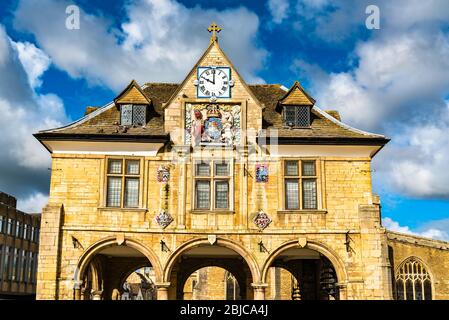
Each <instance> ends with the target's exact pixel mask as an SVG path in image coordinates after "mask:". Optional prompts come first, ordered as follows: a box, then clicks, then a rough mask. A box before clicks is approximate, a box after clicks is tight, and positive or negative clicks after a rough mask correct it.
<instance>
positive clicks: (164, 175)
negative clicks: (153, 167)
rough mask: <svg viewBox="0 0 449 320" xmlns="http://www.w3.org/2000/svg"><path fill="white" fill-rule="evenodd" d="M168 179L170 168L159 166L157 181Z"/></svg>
mask: <svg viewBox="0 0 449 320" xmlns="http://www.w3.org/2000/svg"><path fill="white" fill-rule="evenodd" d="M169 180H170V168H169V167H168V166H159V167H158V168H157V182H168V181H169Z"/></svg>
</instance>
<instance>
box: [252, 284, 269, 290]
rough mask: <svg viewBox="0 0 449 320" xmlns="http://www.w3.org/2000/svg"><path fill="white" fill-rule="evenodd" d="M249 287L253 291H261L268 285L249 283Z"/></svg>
mask: <svg viewBox="0 0 449 320" xmlns="http://www.w3.org/2000/svg"><path fill="white" fill-rule="evenodd" d="M251 287H253V289H255V290H257V289H260V290H262V289H266V288H268V283H251Z"/></svg>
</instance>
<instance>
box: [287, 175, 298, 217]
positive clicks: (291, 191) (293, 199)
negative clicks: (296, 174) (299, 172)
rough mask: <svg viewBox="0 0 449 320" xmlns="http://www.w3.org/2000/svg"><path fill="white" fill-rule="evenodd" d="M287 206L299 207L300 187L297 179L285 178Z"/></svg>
mask: <svg viewBox="0 0 449 320" xmlns="http://www.w3.org/2000/svg"><path fill="white" fill-rule="evenodd" d="M285 198H286V199H285V206H286V208H287V209H290V210H295V209H299V188H298V180H297V179H288V180H285Z"/></svg>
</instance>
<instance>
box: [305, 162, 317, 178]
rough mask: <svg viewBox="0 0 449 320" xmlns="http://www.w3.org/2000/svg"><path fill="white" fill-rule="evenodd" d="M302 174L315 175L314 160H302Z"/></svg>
mask: <svg viewBox="0 0 449 320" xmlns="http://www.w3.org/2000/svg"><path fill="white" fill-rule="evenodd" d="M302 175H303V176H315V175H316V173H315V161H303V162H302Z"/></svg>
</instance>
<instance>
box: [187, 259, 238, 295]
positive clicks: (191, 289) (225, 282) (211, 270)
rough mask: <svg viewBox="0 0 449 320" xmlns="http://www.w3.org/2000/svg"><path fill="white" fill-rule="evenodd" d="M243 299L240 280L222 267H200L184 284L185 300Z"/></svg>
mask: <svg viewBox="0 0 449 320" xmlns="http://www.w3.org/2000/svg"><path fill="white" fill-rule="evenodd" d="M241 281H242V279H241ZM241 299H242V297H241V293H240V284H239V280H237V278H236V277H235V276H234V275H233V274H232V273H231V272H229V271H228V270H226V269H224V268H221V267H204V268H201V269H198V270H196V271H194V272H193V273H192V274H191V275H190V276H189V277H188V278H187V280H186V281H185V284H184V289H183V300H241Z"/></svg>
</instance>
